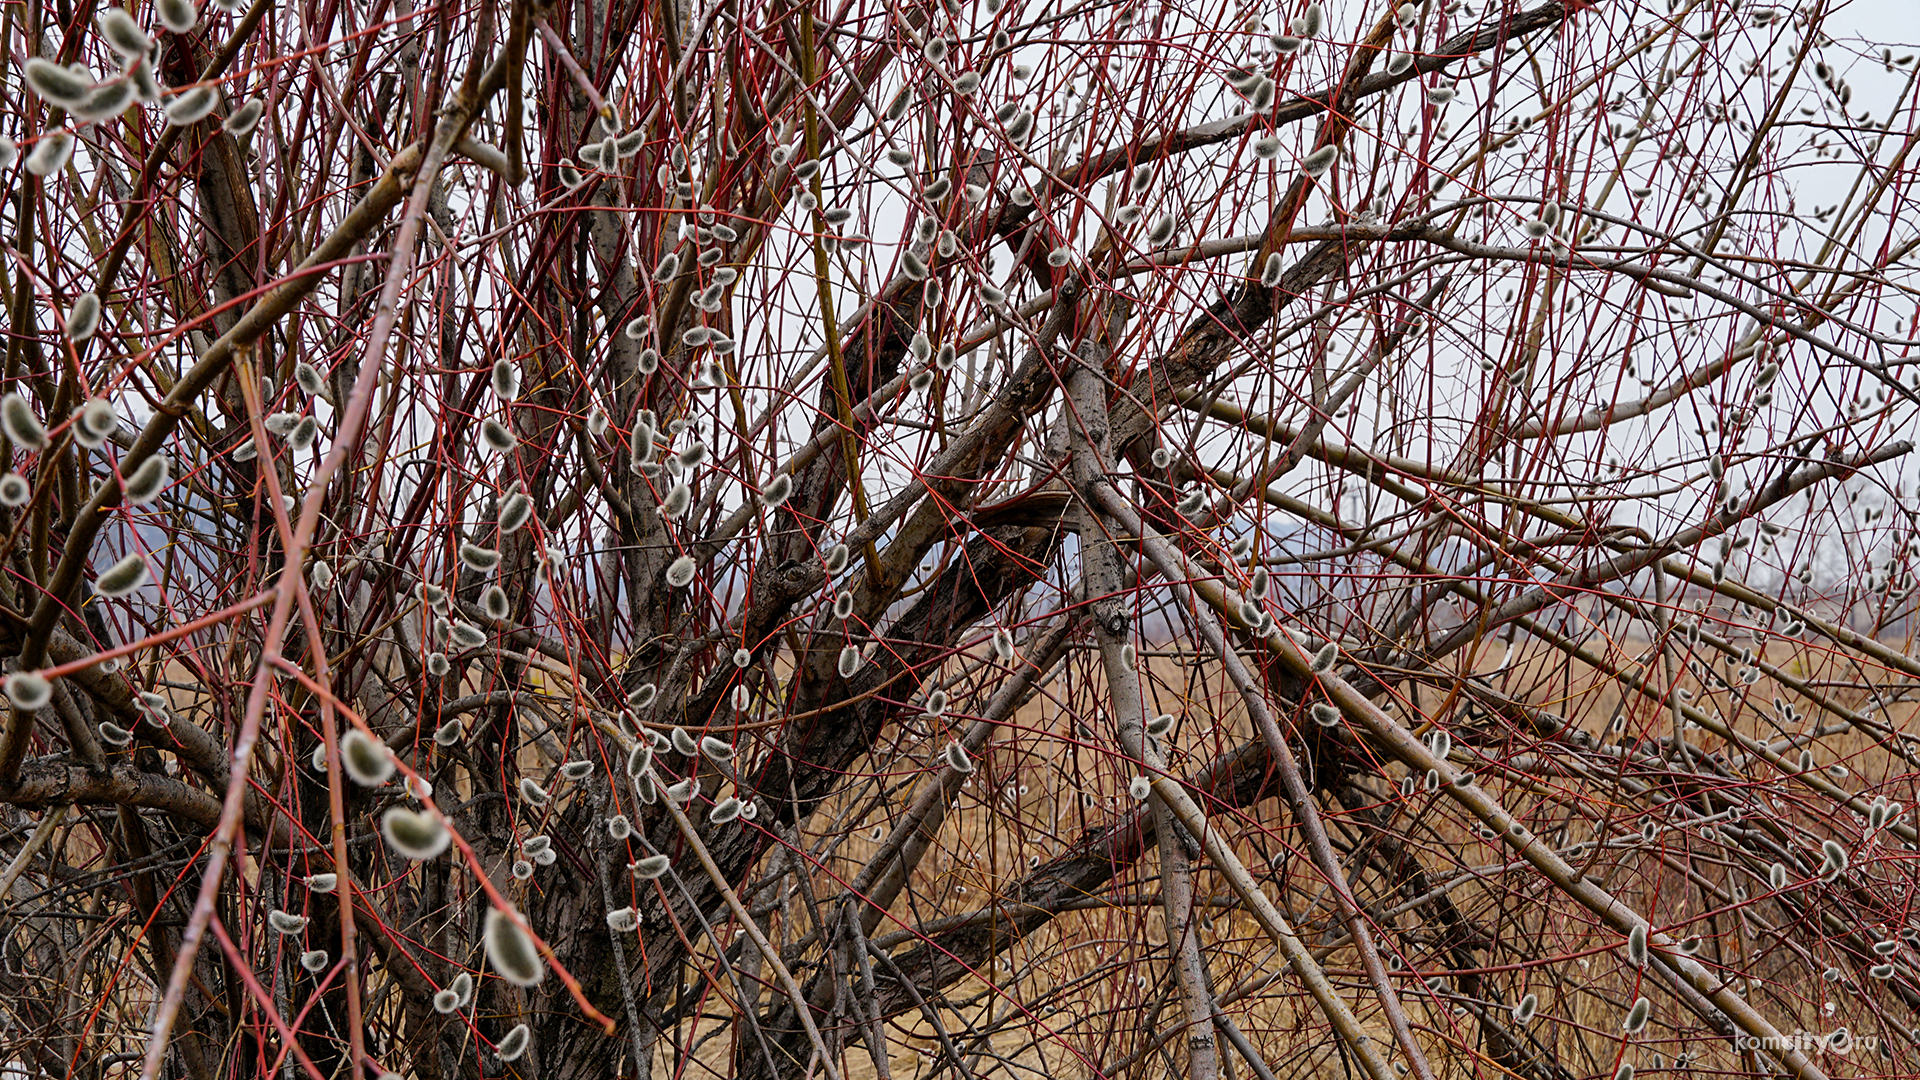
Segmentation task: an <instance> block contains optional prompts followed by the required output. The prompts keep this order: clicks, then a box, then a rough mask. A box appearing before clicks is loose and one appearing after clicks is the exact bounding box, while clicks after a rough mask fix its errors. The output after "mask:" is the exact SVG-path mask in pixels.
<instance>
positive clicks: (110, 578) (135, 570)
mask: <svg viewBox="0 0 1920 1080" xmlns="http://www.w3.org/2000/svg"><path fill="white" fill-rule="evenodd" d="M146 581H147V560H146V559H144V558H142V557H141V556H140V554H139V553H138V552H135V553H132V554H129V555H127V556H126V557H125V558H123V559H121V560H120V561H119V562H116V563H114V564H113V565H112V566H110V567H108V568H107V569H106V570H104V571H102V572H101V574H100V576H99V577H97V578H95V579H94V582H93V591H94V592H97V593H99V594H100V595H101V596H109V597H118V596H125V595H127V594H128V593H131V592H132V591H133V590H135V589H137V588H139V587H140V586H141V585H144V584H146Z"/></svg>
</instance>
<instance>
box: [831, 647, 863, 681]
mask: <svg viewBox="0 0 1920 1080" xmlns="http://www.w3.org/2000/svg"><path fill="white" fill-rule="evenodd" d="M861 663H862V657H861V656H860V650H859V649H858V648H855V647H854V646H852V645H848V646H846V647H844V648H842V649H841V650H840V660H839V663H838V664H837V667H838V670H839V672H840V677H841V678H843V679H850V678H852V677H853V676H854V674H855V673H856V672H858V671H859V670H860V664H861Z"/></svg>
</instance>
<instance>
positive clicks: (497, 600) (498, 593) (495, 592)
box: [480, 585, 513, 622]
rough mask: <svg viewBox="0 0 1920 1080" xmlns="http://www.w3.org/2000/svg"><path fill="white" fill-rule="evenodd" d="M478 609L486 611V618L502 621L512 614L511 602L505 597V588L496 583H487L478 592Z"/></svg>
mask: <svg viewBox="0 0 1920 1080" xmlns="http://www.w3.org/2000/svg"><path fill="white" fill-rule="evenodd" d="M480 610H482V611H484V612H486V614H487V618H489V619H492V620H494V621H495V622H502V621H505V619H506V618H507V616H509V615H511V614H513V602H512V601H510V600H508V599H507V590H505V589H503V588H501V587H500V586H498V585H489V586H487V588H486V591H485V592H482V593H481V594H480Z"/></svg>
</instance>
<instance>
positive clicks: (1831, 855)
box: [1820, 840, 1847, 875]
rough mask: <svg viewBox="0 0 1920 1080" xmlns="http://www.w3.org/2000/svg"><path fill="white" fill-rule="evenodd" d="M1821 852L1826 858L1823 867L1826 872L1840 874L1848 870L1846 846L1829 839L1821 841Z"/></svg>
mask: <svg viewBox="0 0 1920 1080" xmlns="http://www.w3.org/2000/svg"><path fill="white" fill-rule="evenodd" d="M1820 852H1821V855H1822V856H1823V857H1824V859H1825V863H1824V865H1823V867H1822V869H1823V870H1824V871H1825V872H1826V873H1828V874H1833V875H1839V874H1844V873H1846V872H1847V849H1846V848H1843V847H1841V846H1840V845H1839V844H1838V843H1836V842H1834V841H1832V840H1827V841H1824V842H1822V843H1821V845H1820Z"/></svg>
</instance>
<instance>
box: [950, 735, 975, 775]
mask: <svg viewBox="0 0 1920 1080" xmlns="http://www.w3.org/2000/svg"><path fill="white" fill-rule="evenodd" d="M946 758H947V767H948V768H950V769H952V770H953V771H954V772H957V773H960V774H962V775H966V774H969V773H971V772H973V759H972V758H970V757H968V756H967V751H966V750H965V749H964V748H963V747H961V745H960V744H959V743H957V742H954V743H948V744H947V749H946Z"/></svg>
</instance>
